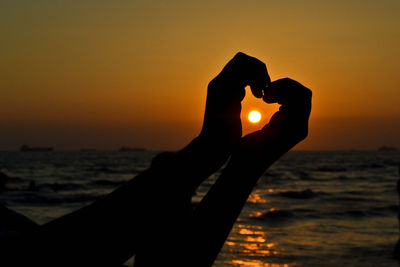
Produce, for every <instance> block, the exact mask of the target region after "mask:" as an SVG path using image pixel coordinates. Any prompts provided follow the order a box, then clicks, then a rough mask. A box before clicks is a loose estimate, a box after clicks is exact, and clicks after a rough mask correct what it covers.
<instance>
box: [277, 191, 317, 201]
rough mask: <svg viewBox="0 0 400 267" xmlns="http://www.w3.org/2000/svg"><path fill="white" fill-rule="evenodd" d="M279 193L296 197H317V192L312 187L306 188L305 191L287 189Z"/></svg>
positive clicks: (288, 196)
mask: <svg viewBox="0 0 400 267" xmlns="http://www.w3.org/2000/svg"><path fill="white" fill-rule="evenodd" d="M279 195H281V196H283V197H287V198H296V199H309V198H314V197H316V195H317V194H316V193H314V192H313V191H312V190H311V189H306V190H303V191H285V192H279Z"/></svg>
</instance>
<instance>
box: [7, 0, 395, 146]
mask: <svg viewBox="0 0 400 267" xmlns="http://www.w3.org/2000/svg"><path fill="white" fill-rule="evenodd" d="M0 33H1V35H0V92H1V94H0V105H1V108H0V125H1V130H0V149H17V148H18V147H19V146H20V145H21V144H22V143H28V144H31V145H35V146H54V147H55V148H56V149H79V148H99V149H117V148H118V147H120V146H122V145H128V146H139V147H147V148H150V149H178V148H180V147H182V146H183V145H185V144H186V143H187V142H189V141H190V140H191V139H192V138H194V137H195V136H196V135H197V134H198V133H199V131H200V128H201V123H202V118H203V112H204V106H205V98H206V87H207V84H208V82H209V81H210V80H211V79H212V78H213V77H214V76H215V75H216V74H218V72H219V71H220V70H221V69H222V67H223V66H224V64H225V63H226V62H227V61H228V60H229V59H230V58H232V57H233V56H234V54H235V53H236V52H238V51H242V52H245V53H247V54H249V55H252V56H255V57H257V58H259V59H260V60H262V61H264V62H265V63H266V64H267V67H268V70H269V73H270V76H271V78H272V79H273V80H275V79H279V78H283V77H290V78H293V79H296V80H298V81H299V82H301V83H303V84H304V85H305V86H307V87H309V88H310V89H312V90H313V93H314V94H313V110H312V115H311V120H310V135H309V138H308V139H307V140H306V141H304V142H302V143H301V144H300V145H298V146H297V147H296V148H297V149H376V148H377V147H379V146H382V145H390V146H397V147H400V138H399V137H400V105H399V100H400V80H399V77H398V76H399V74H400V49H399V47H400V1H398V0H394V1H368V0H363V1H349V0H347V1H323V0H320V1H265V0H264V1H204V0H203V1H195V2H193V1H141V2H139V1H127V0H125V1H122V0H114V1H100V0H96V1H95V0H90V1H89V0H81V1H57V0H48V1H44V0H36V1H31V0H20V1H1V2H0ZM251 108H257V109H259V110H261V111H262V112H263V115H264V116H263V122H264V123H265V122H267V121H268V117H269V116H270V115H271V114H272V113H273V112H274V111H276V109H277V108H278V107H277V105H267V104H265V103H262V102H261V101H260V100H258V99H255V98H254V97H252V96H251V94H250V93H249V92H248V94H247V97H246V99H245V102H244V108H243V112H244V113H246V114H244V115H247V112H248V111H249V110H250V109H251ZM257 127H261V124H258V125H257V126H254V125H252V126H250V125H249V123H248V122H244V128H245V132H248V131H251V130H253V129H256V128H257Z"/></svg>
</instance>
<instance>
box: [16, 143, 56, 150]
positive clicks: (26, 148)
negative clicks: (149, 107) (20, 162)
mask: <svg viewBox="0 0 400 267" xmlns="http://www.w3.org/2000/svg"><path fill="white" fill-rule="evenodd" d="M19 151H53V148H52V147H30V146H28V145H26V144H23V145H22V146H21V147H20V149H19Z"/></svg>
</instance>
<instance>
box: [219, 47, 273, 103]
mask: <svg viewBox="0 0 400 267" xmlns="http://www.w3.org/2000/svg"><path fill="white" fill-rule="evenodd" d="M220 75H221V77H223V78H224V79H227V80H229V81H230V82H232V83H236V84H238V85H240V87H245V86H247V85H249V86H250V88H251V92H252V93H253V95H254V96H255V97H257V98H261V97H262V96H263V90H264V89H265V87H266V86H267V85H268V84H270V83H271V79H270V77H269V74H268V71H267V67H266V65H265V64H264V63H263V62H262V61H260V60H258V59H257V58H255V57H251V56H248V55H246V54H244V53H241V52H239V53H237V54H236V55H235V56H234V58H233V59H232V60H231V61H230V62H228V64H227V65H226V66H225V67H224V69H223V70H222V72H221V74H220Z"/></svg>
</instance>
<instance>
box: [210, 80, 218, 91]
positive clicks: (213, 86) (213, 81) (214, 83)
mask: <svg viewBox="0 0 400 267" xmlns="http://www.w3.org/2000/svg"><path fill="white" fill-rule="evenodd" d="M216 86H217V78H214V79H212V80H211V81H210V82H209V83H208V89H209V90H210V89H212V88H215V87H216Z"/></svg>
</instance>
